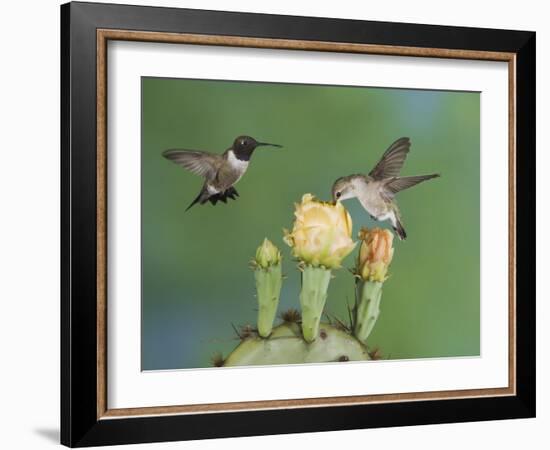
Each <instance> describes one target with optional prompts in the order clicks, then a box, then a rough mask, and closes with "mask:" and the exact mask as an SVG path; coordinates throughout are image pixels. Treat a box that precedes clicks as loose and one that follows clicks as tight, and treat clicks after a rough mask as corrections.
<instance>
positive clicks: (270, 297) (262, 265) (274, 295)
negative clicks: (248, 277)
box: [253, 238, 283, 338]
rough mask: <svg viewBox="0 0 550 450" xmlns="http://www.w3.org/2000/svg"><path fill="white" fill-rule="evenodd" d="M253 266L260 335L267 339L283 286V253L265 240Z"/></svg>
mask: <svg viewBox="0 0 550 450" xmlns="http://www.w3.org/2000/svg"><path fill="white" fill-rule="evenodd" d="M253 266H254V278H255V279H256V292H257V297H258V334H259V335H260V336H261V337H263V338H266V337H268V336H269V335H270V334H271V331H272V328H273V320H274V319H275V315H276V314H277V306H278V304H279V296H280V295H281V287H282V284H283V274H282V267H281V252H280V251H279V249H278V248H277V247H275V245H273V243H272V242H271V241H270V240H269V239H267V238H265V239H264V241H263V242H262V245H260V246H259V247H258V250H256V257H255V258H254V260H253Z"/></svg>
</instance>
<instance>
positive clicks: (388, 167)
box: [369, 137, 411, 180]
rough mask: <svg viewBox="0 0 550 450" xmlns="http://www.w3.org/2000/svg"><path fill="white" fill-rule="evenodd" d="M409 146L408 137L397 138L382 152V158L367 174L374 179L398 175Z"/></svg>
mask: <svg viewBox="0 0 550 450" xmlns="http://www.w3.org/2000/svg"><path fill="white" fill-rule="evenodd" d="M410 148H411V141H410V140H409V138H408V137H402V138H400V139H397V141H395V142H394V143H393V144H392V145H390V146H389V147H388V149H387V150H386V151H385V152H384V154H383V155H382V158H380V161H378V164H376V166H375V167H374V169H372V170H371V171H370V173H369V175H370V176H371V177H372V178H374V179H375V180H383V179H384V178H391V177H396V176H398V175H399V172H400V171H401V168H402V167H403V163H404V162H405V159H406V158H407V153H409V150H410Z"/></svg>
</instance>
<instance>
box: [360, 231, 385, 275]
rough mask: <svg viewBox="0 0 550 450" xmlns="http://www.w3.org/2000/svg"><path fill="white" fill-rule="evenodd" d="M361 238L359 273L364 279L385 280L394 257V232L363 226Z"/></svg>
mask: <svg viewBox="0 0 550 450" xmlns="http://www.w3.org/2000/svg"><path fill="white" fill-rule="evenodd" d="M359 239H360V240H361V241H362V242H361V247H360V249H359V256H358V258H357V266H356V273H357V275H358V276H360V277H361V278H362V279H363V280H368V281H380V282H383V281H385V280H386V278H387V277H386V274H387V272H388V267H389V265H390V263H391V260H392V258H393V250H394V249H393V233H392V232H391V231H389V230H385V229H381V228H373V229H372V230H369V229H368V228H362V229H361V231H360V232H359Z"/></svg>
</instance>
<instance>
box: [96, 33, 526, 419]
mask: <svg viewBox="0 0 550 450" xmlns="http://www.w3.org/2000/svg"><path fill="white" fill-rule="evenodd" d="M109 40H122V41H141V42H160V43H180V44H194V45H218V46H232V47H252V48H270V49H286V50H308V51H324V52H341V53H364V54H378V55H393V56H415V57H432V58H453V59H473V60H488V61H504V62H508V74H509V83H508V85H509V91H508V104H509V111H508V139H509V143H508V177H509V178H508V186H509V187H508V189H509V191H508V206H509V210H508V279H509V286H508V307H509V316H508V330H509V333H508V387H503V388H490V389H468V390H449V391H433V392H410V393H401V394H381V395H358V396H343V397H323V398H302V399H288V400H265V401H252V402H232V403H212V404H201V405H174V406H150V407H142V408H119V409H109V408H108V405H107V356H106V353H107V289H106V288H107V220H106V214H107V201H108V200H107V176H106V175H107V110H106V108H107V42H108V41H109ZM515 131H516V54H515V53H505V52H488V51H477V50H457V49H445V48H423V47H403V46H388V45H372V44H354V43H339V42H322V41H298V40H285V39H264V38H248V37H239V36H218V35H200V34H180V33H157V32H148V31H129V30H114V29H98V30H97V354H98V359H97V418H98V420H100V419H116V418H122V417H129V416H130V417H135V416H157V415H173V414H207V413H219V412H234V411H254V410H256V411H257V410H265V409H291V408H306V407H309V408H314V407H326V406H348V405H358V404H367V403H370V404H372V403H390V402H403V401H420V400H447V399H459V398H474V397H496V396H512V395H515V394H516V320H515V319H516V297H515V286H516V235H515V229H516V141H515V136H516V134H515Z"/></svg>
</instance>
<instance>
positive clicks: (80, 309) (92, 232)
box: [61, 2, 536, 447]
mask: <svg viewBox="0 0 550 450" xmlns="http://www.w3.org/2000/svg"><path fill="white" fill-rule="evenodd" d="M98 29H114V30H140V31H152V32H171V33H194V34H201V35H223V36H242V37H251V38H271V39H288V40H302V41H323V42H336V43H338V42H343V43H356V44H376V45H384V46H404V47H418V48H440V49H441V48H443V49H460V50H479V51H488V52H509V53H514V54H515V55H516V66H515V67H516V79H515V86H516V97H515V98H516V115H515V123H516V127H515V148H516V154H515V159H516V178H515V194H516V220H515V234H516V237H517V238H516V239H517V240H516V255H515V262H516V265H515V270H516V274H517V277H516V286H515V294H517V295H516V299H517V301H516V323H515V326H516V364H515V377H516V395H511V396H496V397H483V398H462V399H449V400H427V401H411V402H390V403H382V404H376V403H372V404H356V405H347V406H330V407H327V406H323V407H307V408H305V407H304V408H292V409H272V410H259V411H233V412H227V413H208V414H176V415H158V416H151V417H148V416H140V417H125V418H116V419H108V418H107V419H106V418H101V417H100V418H98V409H97V405H98V393H97V392H98V391H97V384H98V377H97V361H98V333H97V317H98V309H97V301H96V300H97V280H96V277H97V267H98V261H97V223H96V219H97V190H96V187H97V171H96V157H97V153H96V152H97V138H96V125H97V114H96V111H97V110H96V101H97V81H96V55H97V35H96V31H97V30H98ZM535 40H536V36H535V33H534V32H527V31H509V30H495V29H479V28H463V27H448V26H433V25H418V24H405V23H389V22H370V21H358V20H341V19H328V18H310V17H291V16H278V15H266V14H249V13H234V12H219V11H202V10H190V9H174V8H156V7H139V6H126V5H113V4H93V3H79V2H77V3H69V4H65V5H62V6H61V206H62V208H61V443H62V444H64V445H67V446H71V447H81V446H92V445H109V444H127V443H140V442H156V441H176V440H189V439H206V438H221V437H235V436H252V435H266V434H282V433H298V432H318V431H331V430H349V429H357V428H372V427H389V426H402V425H420V424H435V423H446V422H465V421H481V420H494V419H512V418H527V417H534V416H535V351H536V348H535V301H534V299H535V101H536V98H535Z"/></svg>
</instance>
